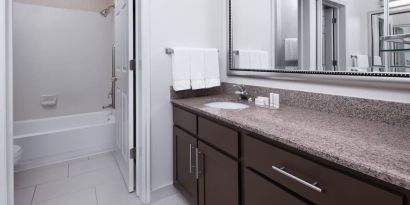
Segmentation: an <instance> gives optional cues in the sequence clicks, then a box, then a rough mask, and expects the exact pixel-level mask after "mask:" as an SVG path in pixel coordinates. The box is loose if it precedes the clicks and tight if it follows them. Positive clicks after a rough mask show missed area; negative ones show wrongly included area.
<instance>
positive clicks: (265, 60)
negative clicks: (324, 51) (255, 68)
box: [259, 51, 270, 70]
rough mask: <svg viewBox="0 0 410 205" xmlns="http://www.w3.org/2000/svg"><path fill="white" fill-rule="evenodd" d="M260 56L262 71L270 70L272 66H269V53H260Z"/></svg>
mask: <svg viewBox="0 0 410 205" xmlns="http://www.w3.org/2000/svg"><path fill="white" fill-rule="evenodd" d="M259 55H260V58H261V67H260V69H262V70H268V69H270V66H269V53H268V52H266V51H260V52H259Z"/></svg>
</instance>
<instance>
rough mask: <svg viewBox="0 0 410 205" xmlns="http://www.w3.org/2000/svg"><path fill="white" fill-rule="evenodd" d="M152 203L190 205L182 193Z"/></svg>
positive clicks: (155, 204)
mask: <svg viewBox="0 0 410 205" xmlns="http://www.w3.org/2000/svg"><path fill="white" fill-rule="evenodd" d="M152 205H189V204H188V202H187V201H186V200H185V199H184V198H183V197H182V196H181V195H180V194H175V195H173V196H170V197H167V198H165V199H162V200H159V201H157V202H154V203H152Z"/></svg>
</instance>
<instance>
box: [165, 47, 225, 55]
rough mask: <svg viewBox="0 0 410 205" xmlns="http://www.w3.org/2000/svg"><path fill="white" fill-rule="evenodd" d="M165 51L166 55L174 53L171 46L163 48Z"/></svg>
mask: <svg viewBox="0 0 410 205" xmlns="http://www.w3.org/2000/svg"><path fill="white" fill-rule="evenodd" d="M218 52H219V50H218ZM165 53H166V54H168V55H172V54H174V49H173V48H165Z"/></svg>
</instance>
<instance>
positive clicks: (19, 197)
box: [14, 186, 36, 205]
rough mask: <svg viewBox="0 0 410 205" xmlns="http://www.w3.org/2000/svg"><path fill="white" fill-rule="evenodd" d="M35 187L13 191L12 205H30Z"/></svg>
mask: <svg viewBox="0 0 410 205" xmlns="http://www.w3.org/2000/svg"><path fill="white" fill-rule="evenodd" d="M35 189H36V187H35V186H33V187H27V188H22V189H17V190H15V191H14V205H30V204H31V201H32V200H33V196H34V191H35Z"/></svg>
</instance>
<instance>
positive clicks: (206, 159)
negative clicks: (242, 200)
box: [198, 142, 239, 205]
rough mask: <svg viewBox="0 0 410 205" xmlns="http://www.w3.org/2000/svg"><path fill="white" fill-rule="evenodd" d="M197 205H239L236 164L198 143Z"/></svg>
mask: <svg viewBox="0 0 410 205" xmlns="http://www.w3.org/2000/svg"><path fill="white" fill-rule="evenodd" d="M198 148H199V158H198V160H199V161H198V164H199V167H198V170H199V181H198V198H199V199H198V203H199V205H239V174H238V169H239V167H238V162H237V161H235V160H233V159H231V158H229V157H228V156H226V155H224V154H222V153H220V152H218V151H217V150H215V149H213V148H212V147H210V146H208V145H206V144H205V143H202V142H198Z"/></svg>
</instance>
